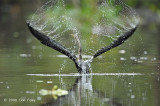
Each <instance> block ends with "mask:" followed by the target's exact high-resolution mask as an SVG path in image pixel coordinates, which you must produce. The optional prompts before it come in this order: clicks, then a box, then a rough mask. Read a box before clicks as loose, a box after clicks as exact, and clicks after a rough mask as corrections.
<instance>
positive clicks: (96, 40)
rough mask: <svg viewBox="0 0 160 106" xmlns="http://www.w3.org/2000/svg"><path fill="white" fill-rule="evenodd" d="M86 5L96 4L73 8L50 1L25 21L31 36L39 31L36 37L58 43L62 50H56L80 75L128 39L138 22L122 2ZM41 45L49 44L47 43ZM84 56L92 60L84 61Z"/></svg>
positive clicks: (104, 0)
mask: <svg viewBox="0 0 160 106" xmlns="http://www.w3.org/2000/svg"><path fill="white" fill-rule="evenodd" d="M81 2H82V4H83V2H84V1H83V0H82V1H81ZM85 3H86V4H85V5H88V4H89V5H90V3H93V4H95V5H91V6H89V7H86V6H83V5H82V6H80V5H79V6H78V7H75V6H74V3H73V4H72V3H71V4H68V3H67V2H66V1H65V0H49V1H48V2H47V3H45V4H44V5H43V6H42V7H41V8H39V9H38V10H37V11H36V13H35V14H34V15H33V16H32V18H31V19H30V20H28V22H27V23H29V24H28V26H29V27H30V30H31V32H32V33H33V34H37V32H36V31H38V34H40V35H43V36H44V35H46V36H47V37H48V38H49V40H51V39H52V40H51V42H54V43H55V44H56V42H57V43H58V47H61V48H62V49H63V50H64V51H61V50H62V49H60V50H59V48H56V50H59V51H60V52H61V53H64V54H65V55H67V56H68V57H69V58H70V59H72V60H73V61H74V62H75V64H76V67H77V69H78V70H79V72H81V73H88V72H89V69H90V66H91V65H90V63H91V62H92V60H93V58H95V57H97V56H99V55H100V54H102V53H104V52H106V51H108V50H110V49H112V48H114V47H116V46H118V45H120V44H122V43H123V42H124V41H125V40H126V39H128V37H129V36H131V35H132V34H133V33H134V31H135V29H136V27H137V24H138V23H139V18H138V16H137V14H136V12H135V11H134V10H133V9H132V8H130V7H129V6H127V5H126V4H125V3H123V2H122V1H121V0H115V1H114V0H102V1H98V2H96V1H90V2H88V4H87V2H85ZM31 27H33V28H34V29H32V28H31ZM35 32H36V33H35ZM126 32H127V33H126ZM41 33H43V34H41ZM124 33H125V34H124ZM44 38H45V37H44ZM38 39H39V38H38ZM39 40H40V39H39ZM119 40H121V41H119ZM41 42H42V43H43V44H45V45H47V46H50V45H52V44H48V42H47V41H45V42H43V41H41ZM117 42H118V44H117ZM59 44H60V46H59ZM106 45H109V46H108V47H106ZM50 47H51V46H50ZM64 47H65V48H66V49H65V48H64ZM52 48H54V49H55V46H52ZM66 51H67V52H66ZM68 51H71V52H68ZM68 54H71V55H68ZM77 54H78V55H77ZM83 55H91V56H92V57H91V58H90V59H88V60H85V59H84V57H83ZM81 70H82V71H81Z"/></svg>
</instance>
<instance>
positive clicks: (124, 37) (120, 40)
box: [93, 27, 137, 58]
mask: <svg viewBox="0 0 160 106" xmlns="http://www.w3.org/2000/svg"><path fill="white" fill-rule="evenodd" d="M136 29H137V27H135V28H133V29H131V30H130V31H128V32H126V33H124V34H123V35H121V36H120V37H119V38H118V39H116V40H115V41H113V42H112V43H111V44H110V45H109V46H106V47H103V48H101V49H100V50H98V51H97V52H96V53H95V55H94V56H93V58H96V57H97V56H99V55H101V54H103V53H105V52H107V51H109V50H111V49H112V48H114V47H117V46H119V45H120V44H122V43H124V42H125V41H126V40H127V39H128V38H129V37H130V36H132V35H133V33H134V32H135V30H136Z"/></svg>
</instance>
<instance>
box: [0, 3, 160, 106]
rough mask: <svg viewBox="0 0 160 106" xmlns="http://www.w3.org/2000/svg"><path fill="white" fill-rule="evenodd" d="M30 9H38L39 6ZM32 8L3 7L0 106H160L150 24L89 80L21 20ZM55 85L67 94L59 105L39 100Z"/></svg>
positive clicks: (100, 62)
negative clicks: (41, 41)
mask: <svg viewBox="0 0 160 106" xmlns="http://www.w3.org/2000/svg"><path fill="white" fill-rule="evenodd" d="M33 3H34V4H35V5H36V6H37V7H38V5H39V4H38V3H39V2H38V3H36V2H33ZM30 5H31V3H30V2H27V1H26V2H18V3H13V4H9V3H5V4H3V5H2V6H1V13H0V14H1V15H0V104H1V106H22V105H23V106H39V105H40V106H56V105H58V106H159V105H160V101H159V100H160V95H159V94H160V72H159V71H160V55H159V53H160V52H159V50H160V46H159V42H160V41H159V38H160V37H159V35H158V34H159V32H158V30H156V29H155V28H154V27H153V28H150V27H148V26H150V24H147V25H142V26H140V27H139V28H138V30H137V32H136V33H135V34H134V35H133V37H131V38H130V39H129V40H128V41H127V42H125V43H124V44H123V45H121V46H119V47H117V48H115V49H113V50H111V51H109V52H107V53H105V54H103V55H102V56H100V57H99V58H96V59H95V60H93V62H92V64H91V69H92V73H91V74H87V75H79V74H78V73H77V69H76V67H75V65H74V63H73V62H72V61H71V60H70V59H68V58H66V57H65V56H63V55H62V54H60V53H59V52H56V51H55V50H52V49H50V48H48V47H46V46H43V45H42V44H41V43H39V42H38V41H37V40H36V39H35V38H34V37H33V36H32V35H31V33H30V32H29V30H28V29H27V26H26V24H25V20H26V19H27V16H28V15H29V14H30V13H32V12H33V11H34V10H36V7H34V8H28V7H29V6H30ZM2 8H3V9H2ZM152 26H153V25H152ZM155 26H156V24H155ZM54 85H57V86H58V88H61V89H63V90H67V91H68V92H69V94H68V95H66V96H62V97H59V98H58V99H57V100H55V99H54V98H53V96H52V95H47V96H42V95H40V93H39V91H40V90H41V89H46V90H52V88H53V86H54Z"/></svg>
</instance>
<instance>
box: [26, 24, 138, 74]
mask: <svg viewBox="0 0 160 106" xmlns="http://www.w3.org/2000/svg"><path fill="white" fill-rule="evenodd" d="M27 26H28V28H29V30H30V32H31V33H32V34H33V36H35V37H36V38H37V39H38V40H40V42H41V43H42V44H44V45H46V46H49V47H51V48H53V49H55V50H57V51H59V52H60V53H62V54H64V55H66V56H68V57H69V58H70V59H71V60H72V61H74V63H75V65H76V68H77V70H78V72H79V73H89V68H90V62H91V61H83V59H82V56H81V48H79V52H80V53H79V58H77V57H76V55H75V54H74V53H72V52H71V51H69V50H68V49H67V48H65V47H64V46H62V45H61V44H59V43H58V42H56V41H55V40H53V39H52V38H50V37H49V36H46V35H44V34H43V33H42V32H40V31H38V30H36V29H34V28H33V27H32V26H31V25H30V23H29V22H27ZM136 29H137V26H136V27H135V28H132V29H131V30H129V31H128V32H126V33H124V34H123V35H121V36H120V37H118V38H117V39H116V40H114V41H113V42H112V43H111V44H110V45H108V46H106V47H103V48H101V49H100V50H98V51H97V52H96V53H95V54H94V55H93V57H92V59H93V58H96V57H98V56H99V55H101V54H103V53H105V52H107V51H109V50H111V49H112V48H115V47H117V46H119V45H121V44H122V43H124V42H125V41H126V40H127V39H128V38H129V37H130V36H132V35H133V33H134V32H135V30H136ZM92 59H90V60H92Z"/></svg>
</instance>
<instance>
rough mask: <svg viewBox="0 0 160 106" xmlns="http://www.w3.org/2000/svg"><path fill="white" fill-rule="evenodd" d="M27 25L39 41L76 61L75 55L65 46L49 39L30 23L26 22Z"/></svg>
mask: <svg viewBox="0 0 160 106" xmlns="http://www.w3.org/2000/svg"><path fill="white" fill-rule="evenodd" d="M27 26H28V28H29V30H30V31H31V33H32V34H33V35H34V36H35V37H36V38H37V39H38V40H40V42H41V43H42V44H44V45H46V46H49V47H51V48H53V49H55V50H57V51H59V52H60V53H62V54H64V55H66V56H68V57H69V58H70V59H71V60H73V61H74V62H76V60H77V57H76V56H75V55H74V54H73V53H72V52H71V51H69V50H68V49H67V48H65V47H64V46H62V45H61V44H59V43H58V42H56V41H55V40H53V39H51V38H50V37H48V36H46V35H44V34H43V33H41V32H39V31H38V30H36V29H34V28H33V27H32V26H31V25H30V23H28V22H27Z"/></svg>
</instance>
